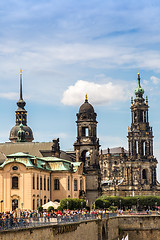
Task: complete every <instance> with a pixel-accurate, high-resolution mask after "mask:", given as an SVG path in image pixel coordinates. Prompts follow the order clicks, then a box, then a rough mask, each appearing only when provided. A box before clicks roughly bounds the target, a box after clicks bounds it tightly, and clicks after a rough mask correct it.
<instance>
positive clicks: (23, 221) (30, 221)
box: [0, 213, 117, 231]
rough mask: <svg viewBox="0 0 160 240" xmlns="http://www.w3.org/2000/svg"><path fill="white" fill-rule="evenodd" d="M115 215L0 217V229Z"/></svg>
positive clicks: (112, 215)
mask: <svg viewBox="0 0 160 240" xmlns="http://www.w3.org/2000/svg"><path fill="white" fill-rule="evenodd" d="M115 216H117V214H116V213H109V214H102V213H84V214H70V215H67V214H66V215H62V216H57V217H21V218H13V217H9V218H6V219H0V231H4V230H9V229H17V228H28V227H36V226H41V225H53V224H56V225H57V224H65V223H73V222H81V221H86V220H94V219H102V218H108V217H109V218H111V217H115Z"/></svg>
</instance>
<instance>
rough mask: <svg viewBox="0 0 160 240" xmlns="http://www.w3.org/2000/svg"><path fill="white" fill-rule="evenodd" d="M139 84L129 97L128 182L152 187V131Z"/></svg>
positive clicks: (154, 177) (154, 183)
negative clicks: (133, 96)
mask: <svg viewBox="0 0 160 240" xmlns="http://www.w3.org/2000/svg"><path fill="white" fill-rule="evenodd" d="M143 94H144V90H143V88H142V87H141V84H140V74H139V73H138V86H137V88H136V89H135V95H136V97H135V99H134V101H133V98H131V118H132V122H131V128H128V148H129V158H128V163H127V164H126V165H128V166H127V179H128V184H129V185H131V186H133V185H137V186H139V188H140V189H144V190H145V189H146V190H149V189H152V188H153V187H154V186H155V185H156V182H157V180H156V166H157V160H156V158H154V156H153V133H152V127H150V126H149V118H148V109H149V106H148V98H147V97H146V100H145V99H144V98H143Z"/></svg>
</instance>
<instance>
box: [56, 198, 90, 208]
mask: <svg viewBox="0 0 160 240" xmlns="http://www.w3.org/2000/svg"><path fill="white" fill-rule="evenodd" d="M67 202H68V203H67ZM85 206H86V201H85V200H83V199H78V198H65V199H62V200H61V201H60V207H61V208H62V209H70V210H74V209H81V208H84V207H85Z"/></svg>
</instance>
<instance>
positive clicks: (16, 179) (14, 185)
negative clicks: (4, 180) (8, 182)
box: [12, 177, 18, 189]
mask: <svg viewBox="0 0 160 240" xmlns="http://www.w3.org/2000/svg"><path fill="white" fill-rule="evenodd" d="M12 188H13V189H18V177H12Z"/></svg>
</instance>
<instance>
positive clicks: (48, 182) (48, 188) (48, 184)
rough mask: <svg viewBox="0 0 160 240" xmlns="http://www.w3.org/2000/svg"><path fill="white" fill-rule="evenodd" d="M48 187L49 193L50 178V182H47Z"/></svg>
mask: <svg viewBox="0 0 160 240" xmlns="http://www.w3.org/2000/svg"><path fill="white" fill-rule="evenodd" d="M47 185H48V191H49V178H48V180H47Z"/></svg>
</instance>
